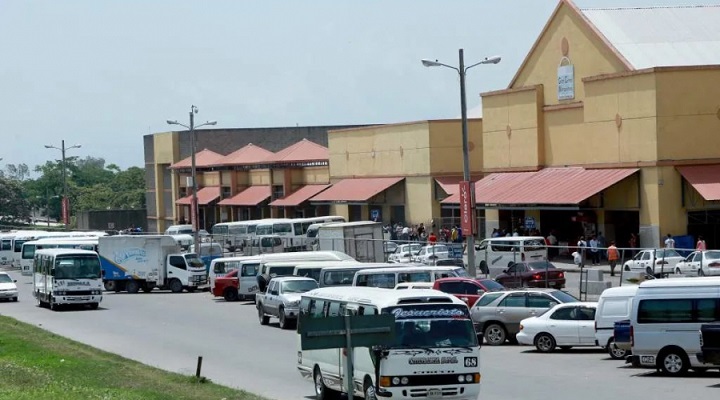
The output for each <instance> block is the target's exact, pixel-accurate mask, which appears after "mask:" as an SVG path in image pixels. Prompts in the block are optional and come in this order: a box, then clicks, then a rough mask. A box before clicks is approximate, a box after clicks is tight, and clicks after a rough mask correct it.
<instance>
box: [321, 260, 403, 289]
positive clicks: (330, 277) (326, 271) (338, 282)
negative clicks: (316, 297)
mask: <svg viewBox="0 0 720 400" xmlns="http://www.w3.org/2000/svg"><path fill="white" fill-rule="evenodd" d="M403 265H406V266H410V264H388V263H361V262H357V263H355V264H352V265H350V264H343V265H337V266H329V267H325V268H323V269H322V270H320V280H318V286H320V287H330V286H352V284H353V279H354V278H355V274H356V273H357V272H358V271H362V270H364V269H371V268H387V267H393V266H394V267H397V266H403Z"/></svg>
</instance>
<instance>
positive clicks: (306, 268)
mask: <svg viewBox="0 0 720 400" xmlns="http://www.w3.org/2000/svg"><path fill="white" fill-rule="evenodd" d="M348 264H352V265H366V264H362V263H359V262H357V261H355V260H347V261H313V262H301V263H299V264H297V265H296V266H295V270H294V271H293V273H292V274H293V275H295V276H302V277H306V278H313V279H315V281H317V282H320V271H322V270H323V268H327V267H332V266H340V267H342V266H347V265H348Z"/></svg>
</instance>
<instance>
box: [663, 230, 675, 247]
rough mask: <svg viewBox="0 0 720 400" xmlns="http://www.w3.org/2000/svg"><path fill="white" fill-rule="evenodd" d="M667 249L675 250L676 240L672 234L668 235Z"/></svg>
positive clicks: (666, 240) (666, 238) (666, 239)
mask: <svg viewBox="0 0 720 400" xmlns="http://www.w3.org/2000/svg"><path fill="white" fill-rule="evenodd" d="M665 248H666V249H674V248H675V239H673V237H672V235H671V234H669V233H668V234H667V236H666V237H665Z"/></svg>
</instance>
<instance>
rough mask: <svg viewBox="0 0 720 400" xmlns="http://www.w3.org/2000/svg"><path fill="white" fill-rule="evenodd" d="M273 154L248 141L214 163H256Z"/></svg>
mask: <svg viewBox="0 0 720 400" xmlns="http://www.w3.org/2000/svg"><path fill="white" fill-rule="evenodd" d="M273 155H274V153H273V152H272V151H269V150H265V149H263V148H262V147H260V146H255V145H254V144H252V143H250V144H248V145H246V146H243V147H241V148H239V149H237V150H235V151H233V152H232V153H230V154H228V155H226V156H225V157H222V158H221V159H219V160H218V161H217V162H216V163H215V164H214V165H216V166H220V165H248V164H257V163H259V162H261V161H264V160H266V159H267V158H268V157H271V156H273Z"/></svg>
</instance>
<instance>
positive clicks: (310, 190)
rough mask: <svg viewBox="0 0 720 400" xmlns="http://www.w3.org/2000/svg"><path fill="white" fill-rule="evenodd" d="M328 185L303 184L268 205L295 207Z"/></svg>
mask: <svg viewBox="0 0 720 400" xmlns="http://www.w3.org/2000/svg"><path fill="white" fill-rule="evenodd" d="M329 187H330V185H305V186H303V187H301V188H300V189H298V190H296V191H294V192H292V193H290V194H289V195H287V196H285V197H283V198H282V199H277V200H275V201H273V202H272V203H270V205H271V206H273V207H297V206H299V205H300V204H302V203H304V202H306V201H308V200H309V199H310V198H311V197H313V196H315V195H317V194H318V193H320V192H322V191H323V190H325V189H327V188H329Z"/></svg>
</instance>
